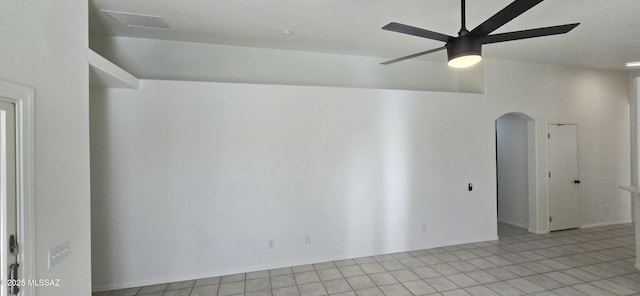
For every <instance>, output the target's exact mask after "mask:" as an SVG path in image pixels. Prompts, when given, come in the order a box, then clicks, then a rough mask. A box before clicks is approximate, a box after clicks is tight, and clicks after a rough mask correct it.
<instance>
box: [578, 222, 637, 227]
mask: <svg viewBox="0 0 640 296" xmlns="http://www.w3.org/2000/svg"><path fill="white" fill-rule="evenodd" d="M631 222H632V221H631V220H622V221H609V222H600V223H592V224H585V225H582V226H580V228H593V227H602V226H609V225H618V224H627V223H631Z"/></svg>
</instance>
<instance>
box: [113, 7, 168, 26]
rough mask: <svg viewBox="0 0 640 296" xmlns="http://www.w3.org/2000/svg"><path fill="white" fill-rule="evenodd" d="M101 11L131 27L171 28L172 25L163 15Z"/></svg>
mask: <svg viewBox="0 0 640 296" xmlns="http://www.w3.org/2000/svg"><path fill="white" fill-rule="evenodd" d="M101 11H102V12H104V13H106V14H108V15H109V16H111V17H112V18H114V19H116V20H117V21H119V22H121V23H123V24H125V25H127V26H129V27H135V28H147V29H158V30H171V27H169V25H168V24H167V23H166V22H165V21H164V20H163V19H162V17H159V16H155V15H144V14H137V13H128V12H120V11H111V10H101Z"/></svg>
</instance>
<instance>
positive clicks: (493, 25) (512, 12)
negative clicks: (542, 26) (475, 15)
mask: <svg viewBox="0 0 640 296" xmlns="http://www.w3.org/2000/svg"><path fill="white" fill-rule="evenodd" d="M542 1H543V0H515V1H513V2H512V3H511V4H509V5H507V7H505V8H503V9H502V10H500V11H499V12H498V13H496V14H494V15H493V16H492V17H490V18H489V19H488V20H486V21H484V23H482V24H480V25H479V26H477V27H476V28H475V29H473V30H472V31H471V33H470V34H473V35H475V36H480V37H482V36H487V35H489V34H491V32H493V31H495V30H497V29H498V28H500V27H502V26H503V25H504V24H506V23H508V22H509V21H511V20H512V19H514V18H516V17H518V16H519V15H521V14H523V13H524V12H526V11H527V10H529V9H531V8H532V7H534V6H536V5H538V4H539V3H540V2H542Z"/></svg>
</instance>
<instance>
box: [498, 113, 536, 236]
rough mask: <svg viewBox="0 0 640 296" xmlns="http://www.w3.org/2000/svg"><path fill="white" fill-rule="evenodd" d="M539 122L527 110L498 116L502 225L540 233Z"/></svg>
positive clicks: (499, 214)
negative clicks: (538, 191) (537, 180)
mask: <svg viewBox="0 0 640 296" xmlns="http://www.w3.org/2000/svg"><path fill="white" fill-rule="evenodd" d="M535 134H536V133H535V121H534V120H533V118H531V117H530V116H528V115H526V114H523V113H507V114H504V115H502V116H500V117H499V118H498V119H496V139H495V140H496V174H497V177H496V182H497V184H496V188H497V197H496V198H497V202H496V204H497V220H498V225H500V224H508V225H511V226H515V227H518V228H522V229H526V230H528V231H529V232H536V229H537V228H538V227H537V203H536V169H535V168H536V158H535V151H536V149H535Z"/></svg>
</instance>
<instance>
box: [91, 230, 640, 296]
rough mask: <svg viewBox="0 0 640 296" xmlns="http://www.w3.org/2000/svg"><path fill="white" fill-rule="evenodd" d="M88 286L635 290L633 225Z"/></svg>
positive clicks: (170, 290)
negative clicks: (137, 283)
mask: <svg viewBox="0 0 640 296" xmlns="http://www.w3.org/2000/svg"><path fill="white" fill-rule="evenodd" d="M498 228H499V229H498V233H499V236H500V240H499V241H489V242H481V243H473V244H465V245H457V246H448V247H442V248H436V249H428V250H418V251H412V252H403V253H396V254H387V255H379V256H373V257H363V258H355V259H347V260H339V261H333V262H324V263H318V264H313V265H304V266H294V267H286V268H280V269H273V270H265V271H258V272H249V273H243V274H234V275H226V276H222V277H214V278H206V279H199V280H194V281H185V282H177V283H168V284H160V285H153V286H146V287H138V288H130V289H122V290H116V291H108V292H100V293H94V294H93V295H94V296H107V295H108V296H133V295H146V296H234V295H246V296H320V295H337V296H412V295H416V296H419V295H434V296H435V295H443V296H467V295H478V296H512V295H513V296H519V295H535V296H548V295H559V296H584V295H588V296H611V295H634V296H640V272H639V271H638V270H636V269H635V268H634V261H635V237H634V228H633V225H632V224H624V225H613V226H605V227H598V228H590V229H576V230H568V231H561V232H554V233H549V234H543V235H535V234H531V233H528V232H527V231H526V230H523V229H519V228H515V227H512V226H509V225H505V224H500V225H499V227H498Z"/></svg>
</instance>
